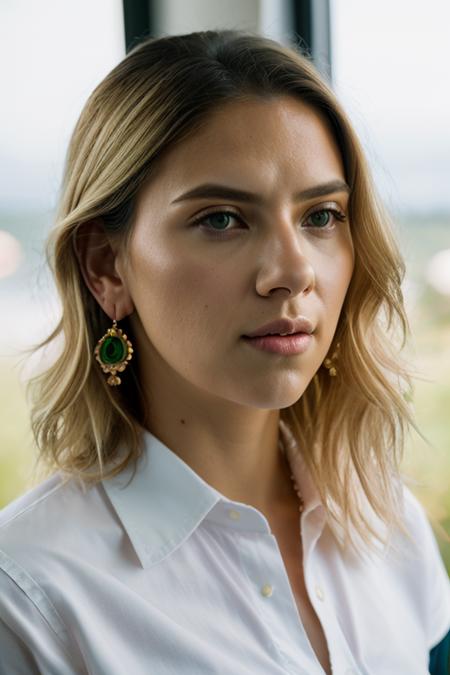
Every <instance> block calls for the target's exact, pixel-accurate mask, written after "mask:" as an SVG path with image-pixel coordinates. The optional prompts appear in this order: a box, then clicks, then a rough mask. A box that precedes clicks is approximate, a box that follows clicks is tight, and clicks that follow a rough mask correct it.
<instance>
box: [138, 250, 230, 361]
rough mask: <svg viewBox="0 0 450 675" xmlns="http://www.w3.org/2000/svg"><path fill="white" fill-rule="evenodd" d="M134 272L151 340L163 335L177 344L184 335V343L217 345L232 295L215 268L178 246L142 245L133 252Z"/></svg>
mask: <svg viewBox="0 0 450 675" xmlns="http://www.w3.org/2000/svg"><path fill="white" fill-rule="evenodd" d="M133 272H134V276H133V300H134V303H135V306H136V310H137V312H138V314H139V316H140V318H141V321H142V323H143V325H144V326H145V330H146V333H147V335H148V337H149V338H150V340H152V341H153V340H154V341H155V343H157V342H159V340H160V339H162V338H164V340H165V342H166V344H167V345H170V344H172V345H173V346H174V347H176V348H177V349H179V347H180V341H181V344H182V345H183V346H184V348H186V347H187V346H188V343H194V344H195V345H196V346H197V348H198V345H199V344H200V345H202V344H204V345H205V348H206V346H207V345H209V346H211V344H213V345H214V343H215V339H214V337H215V338H216V339H217V328H218V326H219V329H220V317H221V316H222V312H223V308H224V303H225V302H226V299H227V297H228V301H229V298H230V295H229V292H228V290H227V284H226V283H224V280H223V279H220V278H219V277H218V274H217V268H215V267H214V266H213V265H211V264H207V263H206V262H201V261H199V260H198V259H196V260H192V259H190V258H189V257H188V256H186V254H184V255H183V254H182V252H181V251H178V250H176V251H173V252H170V251H169V250H168V249H167V248H165V249H164V250H163V249H162V248H158V249H156V248H153V249H152V250H151V251H150V250H148V249H145V248H143V249H142V250H141V251H140V252H139V253H138V254H137V255H135V256H134V258H133ZM213 315H214V316H213ZM212 330H214V335H211V331H212Z"/></svg>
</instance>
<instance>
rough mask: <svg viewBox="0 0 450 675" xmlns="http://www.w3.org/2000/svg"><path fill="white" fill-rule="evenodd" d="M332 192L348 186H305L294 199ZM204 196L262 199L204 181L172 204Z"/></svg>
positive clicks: (334, 183)
mask: <svg viewBox="0 0 450 675" xmlns="http://www.w3.org/2000/svg"><path fill="white" fill-rule="evenodd" d="M334 192H346V193H347V194H350V192H351V190H350V187H349V186H348V185H347V183H346V182H345V181H342V180H334V181H331V182H329V183H323V184H322V185H315V186H314V187H310V188H307V189H306V190H302V191H301V192H297V193H296V194H295V195H294V201H296V202H297V201H302V200H306V199H312V198H313V197H324V196H326V195H329V194H332V193H334ZM206 197H209V198H211V197H214V198H217V197H220V198H223V199H233V200H235V201H240V202H248V203H252V204H260V205H261V204H262V203H263V201H264V200H263V199H262V197H261V196H260V195H257V194H255V193H253V192H246V191H245V190H238V189H237V188H232V187H229V186H227V185H218V184H215V183H205V184H203V185H198V186H197V187H195V188H193V189H192V190H189V191H188V192H185V193H184V194H182V195H180V196H179V197H177V198H176V199H174V201H173V202H171V203H172V204H177V203H178V202H183V201H186V200H188V199H202V198H206Z"/></svg>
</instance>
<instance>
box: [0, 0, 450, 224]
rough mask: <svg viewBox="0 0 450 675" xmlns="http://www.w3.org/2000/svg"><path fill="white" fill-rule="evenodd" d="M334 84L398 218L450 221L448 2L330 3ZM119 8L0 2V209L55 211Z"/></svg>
mask: <svg viewBox="0 0 450 675" xmlns="http://www.w3.org/2000/svg"><path fill="white" fill-rule="evenodd" d="M331 10H332V29H333V30H332V58H333V75H334V83H333V86H334V88H335V90H336V93H337V94H338V96H339V98H340V100H341V101H342V103H343V105H344V107H345V108H346V110H347V112H348V114H349V115H350V117H351V119H352V121H353V123H354V126H355V127H356V129H357V131H358V133H359V135H360V137H361V140H362V141H363V144H364V146H365V148H366V152H367V154H368V157H369V161H370V163H371V165H372V167H373V171H374V175H375V178H376V180H377V182H378V184H379V186H380V188H381V189H382V191H383V193H384V195H385V196H386V198H387V200H388V201H390V202H391V204H392V206H393V207H394V208H398V209H399V210H404V211H429V210H430V209H432V210H440V209H441V210H448V211H450V190H449V189H448V186H449V185H450V131H449V123H448V120H450V87H449V86H448V84H446V83H447V82H448V68H449V64H450V41H449V40H448V35H447V32H448V26H449V25H450V2H449V0H428V1H427V3H426V4H424V3H423V1H422V0H395V1H393V0H377V2H374V1H373V0H331ZM124 55H125V45H124V37H123V14H122V2H121V0H95V2H94V1H92V0H77V2H74V1H72V0H39V2H34V1H33V0H2V2H1V3H0V64H1V65H0V69H1V71H0V80H1V86H2V106H1V108H0V171H1V174H0V178H1V180H0V210H2V209H3V210H4V209H10V208H13V209H19V208H22V209H32V208H44V209H47V208H49V209H51V208H53V207H54V205H55V201H56V198H57V191H58V189H59V184H60V180H61V176H62V170H63V161H64V154H65V151H66V148H67V144H68V141H69V137H70V133H71V131H72V129H73V127H74V125H75V123H76V120H77V118H78V116H79V114H80V112H81V109H82V107H83V105H84V103H85V101H86V99H87V98H88V96H89V94H90V93H91V91H92V90H93V89H94V87H95V86H96V85H97V84H98V83H99V82H100V81H101V80H102V79H103V78H104V77H105V75H106V74H107V73H108V72H109V71H110V70H111V69H112V68H113V67H114V66H115V65H116V64H117V63H118V62H119V61H120V60H121V59H122V58H123V56H124Z"/></svg>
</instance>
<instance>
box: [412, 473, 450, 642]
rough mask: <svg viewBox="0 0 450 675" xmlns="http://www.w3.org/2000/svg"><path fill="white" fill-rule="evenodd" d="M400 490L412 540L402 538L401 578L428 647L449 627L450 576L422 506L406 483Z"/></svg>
mask: <svg viewBox="0 0 450 675" xmlns="http://www.w3.org/2000/svg"><path fill="white" fill-rule="evenodd" d="M403 494H404V504H405V524H406V526H407V528H408V530H409V532H410V535H411V539H412V542H413V543H412V544H409V542H408V543H406V542H405V541H404V540H403V545H404V548H405V550H406V551H407V555H406V557H405V560H406V563H405V566H404V567H403V569H402V572H403V576H402V580H403V581H404V582H405V583H406V584H409V585H410V587H411V592H412V595H413V597H415V598H416V602H417V603H418V604H419V607H420V611H421V613H422V617H423V621H424V624H425V629H426V632H427V636H428V644H429V647H430V648H431V647H433V646H434V645H437V644H438V642H439V641H440V640H442V638H443V637H444V636H445V635H446V634H447V633H448V631H449V630H450V578H449V575H448V572H447V570H446V567H445V565H444V561H443V559H442V555H441V552H440V549H439V545H438V543H437V539H436V536H435V534H434V531H433V528H432V526H431V523H430V520H429V518H428V516H427V513H426V511H425V508H424V506H423V505H422V503H421V502H420V500H419V499H418V498H417V497H416V496H415V495H414V493H413V492H412V491H411V490H410V489H409V488H408V487H407V486H406V485H404V489H403Z"/></svg>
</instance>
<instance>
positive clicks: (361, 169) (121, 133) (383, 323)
mask: <svg viewBox="0 0 450 675" xmlns="http://www.w3.org/2000/svg"><path fill="white" fill-rule="evenodd" d="M286 94H287V95H290V96H294V97H297V98H298V99H299V100H301V101H302V102H305V103H308V104H310V105H311V106H312V107H313V108H314V109H315V110H316V111H318V112H319V111H320V113H322V114H323V115H324V116H325V118H326V120H327V121H328V123H329V124H330V128H331V129H332V132H333V134H334V137H335V139H336V142H337V143H338V146H339V149H340V151H341V154H342V159H343V164H344V169H345V174H346V180H347V182H348V184H349V185H350V187H351V194H350V201H349V216H350V218H349V220H350V224H351V229H352V239H353V243H354V249H355V267H354V272H353V276H352V279H351V282H350V286H349V289H348V292H347V295H346V298H345V301H344V305H343V307H342V311H341V315H340V318H339V322H338V325H337V329H336V333H335V336H334V339H333V342H332V345H331V347H330V353H333V352H334V350H335V348H336V345H337V344H338V343H339V345H340V347H339V359H338V369H339V373H338V376H337V377H330V375H329V372H328V370H327V369H326V368H324V367H320V368H319V370H318V371H317V373H316V374H315V376H314V378H313V379H312V381H311V382H310V384H309V385H308V387H307V389H306V390H305V392H304V393H303V395H302V396H301V398H300V399H299V400H298V401H297V402H296V403H294V404H293V405H292V406H290V407H288V408H286V409H282V410H281V411H280V419H281V420H283V421H284V422H285V423H286V424H288V426H289V428H290V430H291V432H292V434H293V435H294V437H295V439H296V441H297V443H298V447H299V448H301V449H303V450H302V453H303V457H304V460H305V462H306V464H307V466H308V468H309V470H310V472H311V476H312V478H313V480H314V482H315V484H316V486H317V488H318V491H319V493H320V496H321V498H322V501H323V503H324V505H325V506H326V509H327V513H328V515H329V522H330V527H331V529H332V531H333V533H334V535H335V536H336V539H337V541H338V542H339V543H340V545H341V546H344V547H345V546H346V545H347V544H350V545H351V546H353V547H354V549H355V551H358V547H357V546H356V545H355V541H354V540H353V537H352V535H351V530H353V531H354V533H356V534H357V535H359V536H360V537H361V539H362V542H363V543H365V544H366V545H367V546H370V547H372V548H374V546H373V540H372V536H373V538H374V540H375V541H376V540H379V541H383V539H382V538H380V535H379V532H378V531H377V530H376V529H374V528H373V527H372V524H371V518H370V517H368V514H367V505H369V506H370V507H371V508H372V510H373V512H374V514H375V515H376V517H377V518H379V519H381V521H382V523H384V524H386V525H387V526H388V528H389V530H390V531H391V532H392V531H393V530H394V529H395V528H396V527H399V528H400V530H401V531H403V532H404V533H405V534H406V536H408V532H407V530H406V529H405V527H404V524H403V520H402V518H401V513H402V507H403V502H402V496H403V495H402V481H401V476H400V473H399V466H400V461H401V459H402V453H403V446H404V437H405V431H406V429H407V427H408V426H409V425H412V426H413V427H414V428H416V427H415V424H414V421H413V419H412V415H411V411H410V409H409V406H408V403H407V401H406V400H405V397H404V395H405V392H409V391H410V389H411V376H410V374H409V373H408V370H407V367H406V365H405V364H404V363H402V361H401V360H400V358H399V352H400V350H401V349H402V348H403V347H404V345H405V341H406V336H407V334H408V332H409V327H408V321H407V316H406V313H405V309H404V304H403V297H402V290H401V282H402V279H403V276H404V272H405V269H404V263H403V260H402V257H401V255H400V252H399V250H398V246H397V244H396V241H395V238H394V236H393V233H392V227H391V222H390V220H389V216H388V214H387V213H386V212H385V210H384V209H383V207H382V205H381V203H380V200H379V198H378V197H377V194H376V190H375V188H374V185H373V181H372V178H371V175H370V170H369V167H368V165H367V163H366V159H365V156H364V153H363V150H362V147H361V145H360V143H359V140H358V138H357V136H356V134H355V132H354V131H353V129H352V127H351V125H350V123H349V121H348V119H347V116H346V114H345V112H344V110H343V109H342V108H341V106H340V104H339V102H338V101H337V100H336V98H335V95H334V93H333V91H332V89H331V87H330V86H329V85H328V83H327V82H326V81H324V79H323V78H322V77H321V76H320V75H319V73H318V72H317V70H316V69H315V67H314V66H313V64H312V63H311V59H310V56H309V55H307V54H304V53H303V54H302V53H300V51H299V50H298V49H297V48H296V46H292V47H285V46H282V45H280V44H278V43H277V42H275V41H273V40H271V39H268V38H265V37H262V36H259V35H255V34H252V33H249V32H243V31H235V30H222V31H204V32H196V33H190V34H187V35H175V36H165V37H162V38H159V39H156V38H151V39H147V40H145V41H144V42H142V43H140V44H139V45H137V46H136V47H135V48H134V49H133V50H132V51H131V52H130V53H129V54H128V55H127V56H126V57H125V58H124V59H123V60H122V61H121V62H120V63H119V64H118V65H117V66H116V67H115V68H114V69H113V70H112V71H111V72H110V73H109V74H108V75H107V77H106V78H105V79H104V80H103V81H102V82H101V83H100V84H99V85H98V86H97V87H96V89H95V90H94V91H93V92H92V94H91V95H90V97H89V99H88V100H87V102H86V104H85V106H84V108H83V110H82V112H81V115H80V117H79V120H78V122H77V124H76V126H75V129H74V131H73V134H72V137H71V140H70V144H69V148H68V152H67V157H66V164H65V168H64V176H63V182H62V188H61V195H60V200H59V205H58V210H57V214H56V222H55V226H54V228H53V230H52V231H51V233H50V235H49V238H48V241H47V245H46V257H47V263H48V265H49V266H50V268H51V270H52V272H53V275H54V278H55V281H56V286H57V290H58V293H59V296H60V299H61V302H62V315H61V318H60V320H59V323H58V325H57V326H56V328H55V329H54V330H53V331H52V333H51V334H50V335H49V336H48V337H47V338H46V339H45V340H44V341H42V342H41V343H39V344H38V345H36V346H34V347H32V348H31V350H37V349H41V348H42V347H45V346H47V345H49V344H50V343H54V341H55V340H56V339H57V338H58V337H62V338H63V346H62V349H61V352H60V354H59V355H58V357H57V358H56V360H55V361H54V363H53V364H52V365H50V367H48V368H47V369H46V370H45V371H44V372H42V373H40V374H39V375H36V376H35V377H33V378H32V379H31V380H30V381H29V383H28V390H27V392H28V394H29V395H30V397H31V399H32V408H31V426H32V430H33V434H34V437H35V441H36V444H37V447H38V450H39V457H38V462H39V464H40V466H41V467H44V471H45V474H48V473H52V472H54V471H55V470H60V471H61V474H62V475H63V477H64V480H69V479H70V478H71V477H76V478H79V479H81V480H82V481H85V482H86V483H87V484H94V483H96V482H98V481H100V480H102V479H103V478H107V477H110V476H113V475H116V474H117V473H118V472H120V471H121V470H122V469H123V468H124V467H125V466H126V465H127V464H128V463H129V462H134V464H135V468H136V461H137V459H138V458H139V456H140V454H141V453H142V451H143V447H142V431H143V428H145V419H144V412H143V406H142V402H143V400H144V399H143V396H144V395H143V392H142V390H141V388H140V385H139V380H138V378H137V372H138V367H137V366H138V359H139V354H138V350H135V353H134V355H133V359H132V361H130V364H129V366H128V368H127V370H126V371H125V373H124V374H123V376H122V384H121V385H120V386H119V387H110V386H108V385H107V384H106V379H105V376H104V374H103V373H102V371H101V370H100V368H99V365H98V363H97V362H96V361H95V359H94V356H93V350H94V347H95V345H96V343H97V341H98V340H99V338H100V337H101V336H102V335H103V334H104V333H105V332H106V330H107V328H109V327H110V325H111V320H110V319H109V317H108V316H107V315H106V314H105V313H104V312H103V310H102V309H101V307H100V306H99V304H98V303H97V302H96V300H95V298H94V297H93V295H92V294H91V292H90V291H89V290H88V288H87V287H86V285H85V283H84V280H83V277H82V274H81V271H80V267H79V262H78V259H77V256H76V252H75V247H74V241H75V236H76V235H79V233H80V231H81V230H80V228H81V227H82V226H83V225H84V224H86V223H88V222H89V221H92V220H94V219H97V220H98V221H99V222H101V223H102V224H103V226H104V229H105V231H106V232H107V233H108V235H109V237H110V238H114V240H116V241H117V242H118V243H119V245H120V246H123V247H126V246H127V245H128V242H129V238H130V234H131V232H132V228H133V219H134V209H135V203H136V195H137V193H138V191H139V188H140V186H141V185H142V184H143V183H144V181H145V180H146V179H147V178H148V177H149V176H150V174H151V173H152V171H153V170H157V160H158V158H159V157H160V156H162V155H163V154H164V152H165V151H166V150H167V149H169V148H171V147H172V146H173V145H174V144H175V143H177V142H179V141H180V140H181V139H182V138H184V137H186V136H187V135H190V134H192V133H195V130H196V129H197V128H198V127H199V126H200V124H201V123H202V121H204V120H205V119H206V118H207V117H208V115H209V114H210V113H211V112H212V111H213V110H215V109H217V108H218V107H219V106H221V105H223V104H224V103H225V102H227V101H233V100H235V101H238V100H243V99H246V98H249V97H254V96H256V97H262V98H268V97H274V96H279V95H286ZM120 327H121V328H122V329H123V330H124V332H125V333H127V334H128V335H129V337H130V338H131V339H132V335H131V333H130V330H129V325H128V323H127V320H126V319H124V320H123V321H121V325H120ZM29 351H30V350H29ZM416 430H417V429H416ZM419 433H420V432H419ZM120 448H125V449H126V453H125V455H124V456H122V457H119V449H120ZM116 460H118V461H116ZM105 464H110V466H107V467H105ZM361 495H362V496H363V497H364V498H365V500H366V506H364V505H363V504H361V502H360V497H361ZM341 532H343V533H344V539H343V540H342V538H341Z"/></svg>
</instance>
